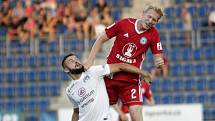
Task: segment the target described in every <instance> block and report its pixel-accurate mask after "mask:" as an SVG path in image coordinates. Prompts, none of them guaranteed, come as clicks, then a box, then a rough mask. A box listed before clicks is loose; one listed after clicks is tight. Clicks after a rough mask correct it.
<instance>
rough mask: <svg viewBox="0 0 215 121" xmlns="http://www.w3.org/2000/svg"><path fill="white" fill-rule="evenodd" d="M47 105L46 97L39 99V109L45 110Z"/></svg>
mask: <svg viewBox="0 0 215 121" xmlns="http://www.w3.org/2000/svg"><path fill="white" fill-rule="evenodd" d="M48 107H49V100H48V99H41V100H40V101H39V109H40V110H41V111H45V110H47V109H48Z"/></svg>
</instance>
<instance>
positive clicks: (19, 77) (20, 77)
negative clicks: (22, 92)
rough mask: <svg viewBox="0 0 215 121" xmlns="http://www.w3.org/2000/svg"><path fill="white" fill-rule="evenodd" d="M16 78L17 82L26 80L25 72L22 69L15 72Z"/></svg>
mask: <svg viewBox="0 0 215 121" xmlns="http://www.w3.org/2000/svg"><path fill="white" fill-rule="evenodd" d="M16 78H17V81H18V82H24V81H25V80H26V73H25V72H23V71H18V72H16Z"/></svg>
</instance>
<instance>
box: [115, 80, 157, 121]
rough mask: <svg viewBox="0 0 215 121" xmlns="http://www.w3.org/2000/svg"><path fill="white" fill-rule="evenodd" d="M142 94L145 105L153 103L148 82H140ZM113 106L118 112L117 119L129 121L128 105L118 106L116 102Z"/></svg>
mask: <svg viewBox="0 0 215 121" xmlns="http://www.w3.org/2000/svg"><path fill="white" fill-rule="evenodd" d="M142 96H143V97H145V99H146V100H145V101H146V104H147V105H150V106H151V105H154V104H155V101H154V98H153V94H152V91H151V88H150V85H149V84H148V83H145V82H143V83H142ZM120 107H121V108H120ZM113 108H114V109H115V110H116V111H117V113H118V114H119V121H131V119H130V115H129V107H128V105H121V106H118V105H117V104H114V105H113Z"/></svg>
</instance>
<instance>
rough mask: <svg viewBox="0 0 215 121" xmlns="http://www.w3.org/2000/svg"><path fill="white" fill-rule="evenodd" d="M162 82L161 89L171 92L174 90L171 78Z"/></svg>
mask: <svg viewBox="0 0 215 121" xmlns="http://www.w3.org/2000/svg"><path fill="white" fill-rule="evenodd" d="M160 82H161V91H162V92H164V91H166V92H169V91H171V90H172V81H171V80H166V79H165V80H162V81H160Z"/></svg>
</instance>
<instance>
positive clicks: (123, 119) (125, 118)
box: [119, 113, 128, 121]
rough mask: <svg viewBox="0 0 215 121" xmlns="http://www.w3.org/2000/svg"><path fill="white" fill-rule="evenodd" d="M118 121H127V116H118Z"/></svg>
mask: <svg viewBox="0 0 215 121" xmlns="http://www.w3.org/2000/svg"><path fill="white" fill-rule="evenodd" d="M119 120H120V121H128V116H126V114H125V113H123V114H120V115H119Z"/></svg>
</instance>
